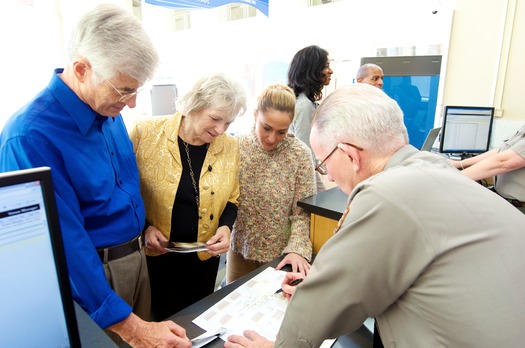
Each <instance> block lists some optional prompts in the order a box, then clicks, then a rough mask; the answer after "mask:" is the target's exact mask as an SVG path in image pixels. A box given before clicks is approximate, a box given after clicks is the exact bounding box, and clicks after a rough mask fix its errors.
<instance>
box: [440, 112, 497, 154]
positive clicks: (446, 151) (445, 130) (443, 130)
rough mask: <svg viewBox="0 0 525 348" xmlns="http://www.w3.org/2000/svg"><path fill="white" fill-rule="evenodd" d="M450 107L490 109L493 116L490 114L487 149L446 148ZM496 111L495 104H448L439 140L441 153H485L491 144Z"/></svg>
mask: <svg viewBox="0 0 525 348" xmlns="http://www.w3.org/2000/svg"><path fill="white" fill-rule="evenodd" d="M449 109H467V110H490V111H491V116H490V125H489V134H488V136H487V144H486V147H485V149H483V150H474V149H465V151H457V150H454V151H452V150H444V149H443V145H444V143H445V141H444V140H445V139H446V132H447V129H446V123H447V115H448V110H449ZM494 111H495V108H494V107H493V106H464V105H446V106H445V109H444V111H443V122H442V124H441V136H440V142H439V152H440V153H447V154H477V153H483V152H486V151H488V150H489V146H490V140H491V138H492V125H493V123H494Z"/></svg>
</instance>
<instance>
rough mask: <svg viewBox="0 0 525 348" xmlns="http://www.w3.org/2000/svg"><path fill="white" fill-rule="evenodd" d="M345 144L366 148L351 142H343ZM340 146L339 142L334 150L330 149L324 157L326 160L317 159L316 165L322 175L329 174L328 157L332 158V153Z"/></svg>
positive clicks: (356, 147) (358, 148)
mask: <svg viewBox="0 0 525 348" xmlns="http://www.w3.org/2000/svg"><path fill="white" fill-rule="evenodd" d="M343 144H346V145H348V146H352V147H353V148H354V149H356V150H358V151H363V150H364V149H363V148H362V147H360V146H357V145H354V144H350V143H343ZM338 148H339V144H337V145H336V146H335V147H334V149H333V150H332V151H330V153H329V154H328V155H327V156H326V157H325V158H324V160H322V161H321V162H319V161H317V162H318V163H317V165H316V166H315V170H316V171H317V172H318V173H319V174H321V175H327V174H328V169H326V164H325V163H326V161H327V160H328V158H330V156H332V154H333V153H334V152H335V151H336V150H337V149H338Z"/></svg>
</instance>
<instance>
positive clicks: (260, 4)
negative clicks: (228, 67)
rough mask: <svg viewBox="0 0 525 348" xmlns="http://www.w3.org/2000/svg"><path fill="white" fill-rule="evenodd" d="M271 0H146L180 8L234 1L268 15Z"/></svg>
mask: <svg viewBox="0 0 525 348" xmlns="http://www.w3.org/2000/svg"><path fill="white" fill-rule="evenodd" d="M268 1H269V0H146V3H147V4H151V5H157V6H164V7H169V8H174V9H179V10H196V9H202V8H212V7H219V6H222V5H226V4H231V3H233V2H238V3H241V4H247V5H250V6H253V7H255V8H256V9H258V10H259V11H261V12H262V13H263V14H264V15H265V16H266V17H268Z"/></svg>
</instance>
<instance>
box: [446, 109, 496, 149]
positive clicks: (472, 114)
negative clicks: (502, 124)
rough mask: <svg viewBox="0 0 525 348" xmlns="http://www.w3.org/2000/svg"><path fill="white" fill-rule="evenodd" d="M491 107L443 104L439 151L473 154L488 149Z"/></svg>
mask: <svg viewBox="0 0 525 348" xmlns="http://www.w3.org/2000/svg"><path fill="white" fill-rule="evenodd" d="M493 120H494V108H493V107H478V106H445V112H444V114H443V125H442V127H441V142H440V145H439V152H442V153H455V154H475V153H481V152H485V151H487V150H488V149H489V144H490V136H491V133H492V122H493Z"/></svg>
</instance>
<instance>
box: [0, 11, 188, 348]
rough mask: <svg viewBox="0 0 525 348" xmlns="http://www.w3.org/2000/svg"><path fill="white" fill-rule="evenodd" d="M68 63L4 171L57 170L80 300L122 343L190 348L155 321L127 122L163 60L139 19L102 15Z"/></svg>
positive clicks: (20, 129) (82, 29) (10, 140)
mask: <svg viewBox="0 0 525 348" xmlns="http://www.w3.org/2000/svg"><path fill="white" fill-rule="evenodd" d="M69 58H70V60H69V62H68V63H67V65H66V66H65V68H64V69H56V70H55V72H54V73H53V76H52V78H51V81H50V82H49V85H48V86H47V87H46V88H45V89H44V90H42V91H41V92H40V93H39V94H38V95H37V96H35V97H34V99H33V100H31V101H30V102H29V103H28V104H26V105H25V106H24V107H23V108H21V109H20V110H19V111H17V112H16V113H15V114H14V115H13V116H12V117H11V118H10V119H9V120H8V122H7V123H6V125H5V127H4V129H3V131H2V134H1V135H0V171H12V170H18V169H26V168H34V167H40V166H49V167H51V175H52V178H53V186H54V190H55V197H56V202H57V207H58V212H59V217H60V225H61V229H62V234H63V240H64V248H65V252H66V260H67V266H68V270H69V277H70V281H71V289H72V293H73V297H74V299H75V301H76V302H77V303H78V304H79V305H80V306H81V307H82V308H83V309H84V310H85V311H86V312H87V313H88V314H89V315H90V317H91V318H92V319H93V320H94V321H95V322H96V323H97V324H98V325H99V326H100V327H101V328H103V329H107V332H108V333H109V334H110V336H111V337H112V338H113V339H114V340H115V341H116V342H117V343H121V342H122V341H121V339H123V340H124V341H125V342H127V343H128V344H130V345H131V346H137V347H191V342H190V341H189V340H188V338H187V337H186V332H185V330H184V329H183V328H182V327H180V326H178V325H176V324H175V323H173V322H171V321H164V322H160V323H154V322H148V321H147V320H148V318H149V314H150V303H151V298H150V285H149V276H148V270H147V267H146V258H145V254H144V248H143V243H142V236H141V232H142V229H143V228H144V224H145V212H144V203H143V201H142V198H141V196H140V187H139V177H138V169H137V165H136V160H135V155H134V153H133V148H132V145H131V141H130V139H129V137H128V133H127V131H126V128H125V126H124V122H123V120H122V116H121V115H120V112H121V111H122V109H123V108H124V107H126V106H128V107H130V108H133V107H135V104H136V95H137V93H138V89H139V88H140V87H141V86H142V85H143V84H144V83H145V81H147V80H148V79H150V78H152V77H153V75H154V72H155V69H156V67H157V66H158V62H159V57H158V54H157V52H156V50H155V48H154V47H153V44H152V42H151V39H150V38H149V37H148V36H147V34H146V32H145V31H144V30H143V28H142V26H141V23H140V21H139V20H138V19H137V18H136V17H135V16H134V15H133V14H131V13H129V12H128V11H125V10H123V9H121V8H119V7H117V6H113V5H99V6H97V7H95V8H94V9H93V10H91V11H90V12H88V13H87V14H85V15H84V16H83V17H82V18H81V19H80V21H79V23H78V25H77V27H76V30H75V31H74V33H73V36H72V38H71V41H70V45H69ZM28 261H29V262H38V260H28ZM117 335H118V336H117ZM119 336H120V337H119Z"/></svg>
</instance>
